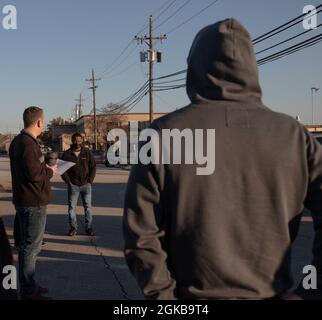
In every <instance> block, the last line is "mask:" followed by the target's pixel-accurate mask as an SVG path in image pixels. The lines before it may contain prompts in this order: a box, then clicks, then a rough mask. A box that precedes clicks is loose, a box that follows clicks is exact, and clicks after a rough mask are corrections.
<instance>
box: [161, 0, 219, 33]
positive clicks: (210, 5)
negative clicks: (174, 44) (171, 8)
mask: <svg viewBox="0 0 322 320" xmlns="http://www.w3.org/2000/svg"><path fill="white" fill-rule="evenodd" d="M218 1H219V0H215V1H212V2H211V3H210V4H209V5H207V6H206V7H204V8H203V9H201V10H200V11H198V12H197V13H196V14H194V15H193V16H191V17H190V18H189V19H187V20H185V21H184V22H182V23H181V24H179V25H178V26H176V27H174V28H172V29H171V30H169V31H168V32H166V34H170V33H173V32H175V31H177V30H178V29H179V28H181V27H182V26H184V25H185V24H187V23H188V22H190V21H191V20H193V19H194V18H196V17H198V16H199V15H201V14H202V13H203V12H204V11H206V10H207V9H209V8H210V7H212V6H213V5H215V4H216V3H217V2H218Z"/></svg>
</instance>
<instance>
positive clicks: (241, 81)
mask: <svg viewBox="0 0 322 320" xmlns="http://www.w3.org/2000/svg"><path fill="white" fill-rule="evenodd" d="M187 93H188V95H189V97H190V100H191V102H192V103H191V105H189V106H187V107H185V108H183V109H180V110H178V111H176V112H174V113H171V114H169V115H166V116H165V117H163V118H161V119H158V120H157V121H155V122H154V123H153V124H152V128H154V129H156V130H158V131H160V132H161V131H162V130H163V129H174V128H177V129H179V130H184V129H186V128H190V129H204V130H207V129H216V140H215V141H214V142H213V143H215V150H216V170H215V172H214V174H212V175H209V176H197V175H196V165H173V164H170V165H153V164H151V165H143V164H139V165H136V166H134V168H133V170H132V172H131V175H130V179H129V183H128V188H127V194H126V200H125V209H124V220H123V224H124V237H125V250H124V252H125V257H126V260H127V263H128V266H129V268H130V270H131V272H132V273H133V275H134V276H135V278H136V279H137V281H138V283H139V285H140V287H141V288H142V290H143V293H144V295H145V296H146V297H147V298H148V299H175V298H179V299H268V298H273V297H276V296H279V295H281V294H283V293H285V292H286V291H288V290H289V289H290V288H291V287H292V285H293V281H292V277H291V245H292V243H293V241H294V239H295V238H296V235H297V232H298V228H299V223H300V220H301V216H302V212H303V210H304V209H305V208H308V209H309V210H311V211H312V213H314V219H315V229H316V241H315V247H314V261H313V263H314V264H315V265H316V266H317V267H318V271H319V272H320V273H322V270H321V266H322V263H321V255H322V253H321V250H322V246H321V241H320V240H319V239H320V238H321V230H322V228H321V220H320V219H321V218H320V217H321V213H322V147H321V146H320V144H319V143H318V142H317V140H316V139H315V138H314V137H313V136H311V135H310V133H309V132H308V131H307V130H306V129H305V127H304V126H302V125H301V124H300V123H298V122H297V121H296V120H295V119H293V118H291V117H290V116H287V115H285V114H281V113H277V112H273V111H272V110H270V109H269V108H267V107H266V106H265V105H263V103H262V100H261V88H260V85H259V79H258V68H257V63H256V58H255V54H254V50H253V46H252V41H251V38H250V35H249V33H248V32H247V31H246V30H245V28H244V27H243V26H242V25H241V24H240V23H239V22H238V21H236V20H235V19H227V20H225V21H221V22H219V23H216V24H214V25H211V26H208V27H206V28H204V29H203V30H201V31H200V32H199V34H198V35H197V36H196V39H195V40H194V42H193V45H192V48H191V51H190V54H189V58H188V74H187Z"/></svg>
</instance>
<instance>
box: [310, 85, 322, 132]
mask: <svg viewBox="0 0 322 320" xmlns="http://www.w3.org/2000/svg"><path fill="white" fill-rule="evenodd" d="M319 90H320V88H315V87H312V88H311V98H312V101H311V102H312V126H314V93H317V92H318V91H319Z"/></svg>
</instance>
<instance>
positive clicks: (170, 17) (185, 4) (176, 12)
mask: <svg viewBox="0 0 322 320" xmlns="http://www.w3.org/2000/svg"><path fill="white" fill-rule="evenodd" d="M191 1H192V0H187V1H185V2H184V3H183V4H182V5H181V6H180V7H179V8H178V9H177V10H176V11H175V12H173V13H172V14H171V15H170V16H169V17H168V18H166V19H165V20H164V21H162V22H160V24H158V25H157V26H156V27H155V28H154V31H155V30H157V29H159V28H160V27H161V26H163V25H164V24H166V23H167V22H168V21H169V20H171V19H172V18H173V17H175V16H176V15H177V14H178V13H179V12H180V11H181V10H183V9H184V7H186V6H187V5H188V4H189V3H190V2H191Z"/></svg>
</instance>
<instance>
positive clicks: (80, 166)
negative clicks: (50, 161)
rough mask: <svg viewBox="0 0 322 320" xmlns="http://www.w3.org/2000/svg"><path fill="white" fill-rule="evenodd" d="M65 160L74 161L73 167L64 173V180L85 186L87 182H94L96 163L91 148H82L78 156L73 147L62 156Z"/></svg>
mask: <svg viewBox="0 0 322 320" xmlns="http://www.w3.org/2000/svg"><path fill="white" fill-rule="evenodd" d="M61 159H62V160H64V161H69V162H74V163H76V165H75V166H73V167H71V168H70V169H69V170H68V171H67V172H65V173H64V174H63V175H62V178H63V180H64V181H65V182H66V183H67V184H69V183H72V184H73V185H76V186H79V187H81V186H84V185H85V184H87V183H90V184H93V182H94V179H95V175H96V163H95V159H94V156H93V154H92V152H91V151H90V150H89V149H86V148H82V150H81V152H80V154H79V156H78V157H77V156H76V155H75V153H74V151H73V149H72V148H71V149H69V150H67V151H65V152H64V154H63V156H62V158H61Z"/></svg>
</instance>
